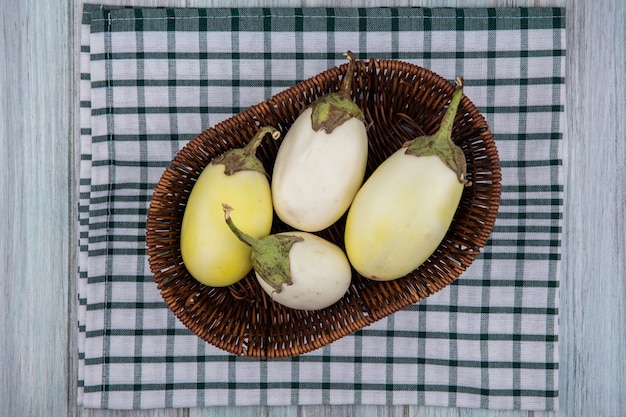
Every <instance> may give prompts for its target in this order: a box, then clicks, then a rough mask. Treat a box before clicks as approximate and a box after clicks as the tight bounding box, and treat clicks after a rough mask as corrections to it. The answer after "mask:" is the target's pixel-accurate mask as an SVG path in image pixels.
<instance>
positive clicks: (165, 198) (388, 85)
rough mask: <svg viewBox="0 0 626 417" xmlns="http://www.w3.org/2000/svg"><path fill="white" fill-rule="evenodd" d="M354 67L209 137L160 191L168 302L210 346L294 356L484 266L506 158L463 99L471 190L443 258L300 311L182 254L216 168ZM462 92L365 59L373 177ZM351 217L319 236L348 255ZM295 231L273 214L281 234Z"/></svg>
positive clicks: (324, 76)
mask: <svg viewBox="0 0 626 417" xmlns="http://www.w3.org/2000/svg"><path fill="white" fill-rule="evenodd" d="M346 70H347V64H344V65H342V66H340V67H335V68H332V69H329V70H327V71H324V72H322V73H320V74H318V75H316V76H314V77H312V78H310V79H308V80H306V81H303V82H302V83H299V84H298V85H296V86H294V87H292V88H289V89H288V90H285V91H283V92H281V93H279V94H277V95H275V96H274V97H272V98H270V99H268V100H266V101H264V102H262V103H259V104H257V105H254V106H252V107H250V108H249V109H247V110H245V111H243V112H242V113H239V114H237V115H236V116H233V117H232V118H230V119H228V120H225V121H223V122H221V123H219V124H217V125H215V126H214V127H211V128H209V129H207V130H206V131H204V132H202V133H201V134H200V135H198V136H197V137H196V138H194V139H193V140H192V141H190V142H189V143H188V144H187V145H186V146H185V147H184V148H183V149H182V150H181V151H180V152H179V153H178V154H177V155H176V156H175V158H174V159H173V160H172V163H171V165H170V166H169V167H168V168H167V169H166V170H165V172H164V173H163V175H162V177H161V179H160V181H159V182H158V184H157V186H156V187H155V189H154V194H153V197H152V201H151V203H150V207H149V211H148V219H147V228H146V241H147V247H148V256H149V264H150V268H151V271H152V273H153V274H154V280H155V282H156V284H157V287H158V289H159V290H160V292H161V295H162V297H163V299H164V300H165V302H166V304H167V305H168V307H169V308H170V309H171V310H172V311H173V313H174V314H175V315H176V317H178V319H179V320H180V321H181V322H182V323H183V324H184V325H185V326H186V327H187V328H188V329H190V330H191V331H192V332H193V333H195V334H196V335H197V336H198V337H200V338H201V339H203V340H205V341H206V342H208V343H210V344H212V345H214V346H216V347H218V348H220V349H223V350H225V351H228V352H230V353H233V354H235V355H243V356H248V357H255V358H279V357H289V356H295V355H299V354H302V353H306V352H310V351H312V350H315V349H318V348H321V347H323V346H325V345H327V344H329V343H331V342H333V341H335V340H338V339H340V338H342V337H344V336H346V335H348V334H351V333H353V332H355V331H357V330H359V329H361V328H363V327H365V326H367V325H369V324H371V323H373V322H375V321H377V320H380V319H382V318H384V317H386V316H388V315H390V314H393V313H395V312H397V311H399V310H401V309H404V308H406V307H408V306H410V305H412V304H414V303H416V302H418V301H419V300H421V299H424V298H426V297H428V296H429V295H431V294H434V293H436V292H437V291H440V290H441V289H442V288H444V287H446V286H447V285H449V284H450V283H451V282H453V281H454V280H455V279H456V278H458V277H459V275H461V273H463V271H464V270H465V269H466V268H467V267H468V266H469V265H470V264H471V263H472V262H473V261H474V259H475V257H476V256H477V255H478V254H479V251H480V249H481V248H482V247H484V246H485V244H486V242H487V239H488V237H489V235H490V233H491V230H492V229H493V225H494V223H495V219H496V214H497V211H498V207H499V199H500V192H501V184H500V181H501V171H500V165H499V158H498V151H497V148H496V145H495V142H494V139H493V136H492V134H491V132H490V131H489V128H488V126H487V123H486V121H485V119H484V117H483V116H482V115H481V114H480V113H479V112H478V110H477V109H476V107H475V106H474V105H473V104H472V102H471V101H470V100H469V99H468V98H467V97H465V96H464V97H463V99H462V100H461V104H460V106H459V110H458V112H457V116H456V119H455V123H454V128H453V132H452V138H453V141H454V142H455V143H456V144H457V145H459V146H460V147H461V148H462V149H463V151H464V153H465V156H466V159H467V163H468V165H467V179H468V180H469V181H471V183H472V184H471V186H469V187H466V188H465V190H464V192H463V196H462V199H461V203H460V205H459V208H458V210H457V212H456V214H455V218H454V220H453V223H452V225H451V227H450V229H449V231H448V233H447V235H446V236H445V238H444V240H443V242H442V243H441V244H440V246H439V248H438V249H437V250H436V252H435V253H434V254H433V255H432V256H431V257H430V258H429V259H428V260H427V261H426V262H425V263H424V264H423V265H422V266H420V267H419V268H418V269H417V270H415V271H413V272H412V273H410V274H408V275H407V276H405V277H403V278H400V279H397V280H395V281H389V282H376V281H371V280H368V279H366V278H363V277H361V276H360V275H359V274H358V273H356V272H355V271H353V276H352V283H351V286H350V288H349V290H348V292H347V293H346V294H345V296H344V297H343V298H342V299H341V300H339V301H338V302H337V303H336V304H334V305H332V306H330V307H328V308H326V309H323V310H317V311H299V310H292V309H289V308H286V307H283V306H281V305H280V304H278V303H275V302H272V300H271V298H270V297H269V296H268V295H267V294H266V293H265V292H264V291H263V290H262V289H261V287H260V285H259V284H258V283H257V281H256V278H255V276H254V272H251V273H249V274H248V275H247V276H246V277H245V278H244V279H243V280H241V281H240V282H238V283H236V284H233V285H231V286H229V287H225V288H212V287H208V286H205V285H203V284H201V283H199V282H198V281H196V280H195V279H194V278H193V277H192V276H191V275H190V274H189V273H188V272H187V270H186V268H185V265H184V264H183V261H182V257H181V254H180V248H179V239H180V230H181V224H182V218H183V214H184V210H185V205H186V202H187V199H188V197H189V194H190V193H191V190H192V188H193V185H194V183H195V181H196V179H197V178H198V176H199V175H200V173H201V172H202V170H203V169H204V167H205V166H206V165H208V163H209V162H210V161H211V160H212V159H213V158H214V157H216V156H218V155H220V154H222V153H224V152H225V151H227V150H228V149H231V148H235V147H242V146H244V145H245V144H246V143H248V142H249V141H250V140H251V139H252V138H253V137H254V135H255V133H256V132H257V131H258V129H259V128H260V127H262V126H274V127H275V128H277V129H278V130H280V131H281V133H282V135H281V136H282V137H284V135H285V134H286V132H287V130H288V129H289V127H290V126H291V125H292V123H293V122H294V121H295V119H296V118H297V116H298V115H299V114H300V111H301V110H302V108H303V106H306V105H308V104H310V103H311V102H313V101H314V100H315V99H317V98H318V97H320V96H322V95H324V94H327V93H329V92H333V91H337V90H338V89H339V86H340V83H341V79H342V76H343V74H344V73H345V71H346ZM453 92H454V86H453V85H452V84H451V83H450V82H449V81H447V80H445V79H444V78H442V77H440V76H439V75H437V74H435V73H433V72H431V71H429V70H427V69H425V68H422V67H420V66H417V65H413V64H409V63H405V62H401V61H396V60H374V59H372V60H370V61H368V62H365V61H357V62H356V72H355V74H354V79H353V88H352V96H353V100H354V101H355V102H356V103H357V104H358V105H359V106H360V107H361V109H362V110H363V112H364V114H365V117H366V123H367V124H368V139H369V155H368V167H367V172H366V177H367V176H369V175H370V174H371V173H372V172H373V170H374V169H375V168H376V167H377V166H378V165H379V164H380V163H381V162H382V161H384V160H385V159H386V158H387V157H388V156H390V155H391V154H392V153H393V152H395V151H396V150H397V149H398V148H399V147H400V146H401V145H402V144H403V143H404V142H405V141H407V140H410V139H413V138H415V137H417V136H420V135H424V134H432V133H434V132H435V131H436V130H437V128H438V127H439V123H440V121H441V119H442V117H443V114H444V113H445V109H446V107H447V105H448V103H449V101H450V99H451V97H452V94H453ZM279 146H280V140H278V141H264V142H263V144H262V145H261V146H260V147H259V149H258V150H257V156H258V157H259V159H260V160H261V161H262V162H263V164H264V165H265V167H266V169H267V171H268V173H269V174H270V176H271V173H272V167H273V161H274V159H275V156H276V153H277V152H278V148H279ZM344 225H345V215H344V216H343V217H342V218H341V219H340V220H339V221H338V222H337V223H335V224H334V225H333V226H331V227H329V228H328V229H325V230H323V231H321V232H319V233H317V234H318V235H319V236H321V237H323V238H325V239H327V240H329V241H331V242H334V243H336V244H338V245H339V246H340V247H341V248H344V244H343V230H344ZM288 230H292V229H291V228H289V227H288V226H286V225H285V224H284V223H282V222H281V221H280V219H278V218H277V217H276V216H274V223H273V226H272V233H277V232H282V231H288Z"/></svg>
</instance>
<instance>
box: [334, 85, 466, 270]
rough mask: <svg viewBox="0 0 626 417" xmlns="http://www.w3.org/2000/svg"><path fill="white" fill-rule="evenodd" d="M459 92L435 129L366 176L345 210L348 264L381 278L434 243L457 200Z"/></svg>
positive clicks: (461, 164) (410, 265) (419, 259)
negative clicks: (455, 134)
mask: <svg viewBox="0 0 626 417" xmlns="http://www.w3.org/2000/svg"><path fill="white" fill-rule="evenodd" d="M462 95H463V83H462V80H461V79H460V78H457V86H456V89H455V92H454V94H453V96H452V99H451V102H450V105H449V107H448V109H447V111H446V113H445V115H444V118H443V120H442V122H441V126H440V128H439V129H438V131H437V132H436V133H435V134H434V135H431V136H424V137H418V138H415V139H414V140H412V141H409V142H407V143H406V144H404V145H403V146H402V148H400V149H399V150H398V151H396V152H395V153H394V154H392V155H391V156H390V157H389V158H388V159H386V160H385V161H384V162H383V163H382V164H381V165H380V166H379V167H378V168H377V169H376V170H375V171H374V173H372V175H371V176H370V177H369V178H368V179H367V180H366V181H365V183H364V184H363V186H362V187H361V189H360V190H359V192H358V193H357V195H356V196H355V198H354V201H353V203H352V206H351V207H350V210H349V211H348V216H347V220H346V229H345V236H344V237H345V245H346V253H347V255H348V259H349V260H350V263H351V264H352V266H353V267H354V268H355V269H356V270H357V271H358V272H359V273H360V274H361V275H363V276H365V277H367V278H370V279H373V280H379V281H389V280H393V279H397V278H400V277H402V276H404V275H406V274H408V273H409V272H411V271H413V270H415V269H416V268H418V267H419V266H420V265H421V264H422V263H424V262H425V261H426V260H427V259H428V258H429V257H430V255H431V254H432V253H433V252H434V251H435V250H436V249H437V247H438V246H439V244H440V243H441V241H442V240H443V238H444V236H445V234H446V233H447V231H448V229H449V228H450V224H451V223H452V220H453V217H454V214H455V212H456V209H457V207H458V205H459V202H460V200H461V196H462V194H463V188H464V186H466V185H468V182H467V180H466V170H467V166H466V165H467V164H466V160H465V155H464V154H463V151H462V150H461V149H460V148H459V147H458V146H457V145H455V144H454V143H453V142H452V139H451V132H452V126H453V123H454V117H455V115H456V112H457V108H458V105H459V103H460V101H461V98H462Z"/></svg>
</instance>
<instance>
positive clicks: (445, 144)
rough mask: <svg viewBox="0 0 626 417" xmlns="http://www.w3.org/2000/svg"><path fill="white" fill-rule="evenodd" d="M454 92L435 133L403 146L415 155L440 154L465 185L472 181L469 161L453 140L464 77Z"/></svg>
mask: <svg viewBox="0 0 626 417" xmlns="http://www.w3.org/2000/svg"><path fill="white" fill-rule="evenodd" d="M455 81H456V86H455V89H454V94H453V95H452V99H451V100H450V105H449V106H448V109H447V110H446V113H445V114H444V116H443V119H442V121H441V125H440V127H439V129H438V130H437V132H436V133H435V134H433V135H427V136H420V137H417V138H415V139H413V140H411V141H408V142H407V143H405V144H404V145H403V146H404V147H406V151H405V153H406V154H407V155H413V156H432V155H434V156H438V157H439V158H440V159H441V161H442V162H443V163H444V164H445V165H446V166H447V167H448V168H450V169H451V170H452V171H454V172H455V173H456V176H457V179H458V180H459V182H460V183H461V184H463V185H465V186H469V185H470V184H471V183H470V182H469V181H468V180H467V161H466V159H465V154H464V153H463V150H462V149H461V148H460V147H459V146H457V145H456V144H455V143H454V142H453V141H452V126H453V125H454V118H455V116H456V113H457V110H458V107H459V103H460V102H461V98H462V97H463V79H462V78H461V77H457V78H456V80H455Z"/></svg>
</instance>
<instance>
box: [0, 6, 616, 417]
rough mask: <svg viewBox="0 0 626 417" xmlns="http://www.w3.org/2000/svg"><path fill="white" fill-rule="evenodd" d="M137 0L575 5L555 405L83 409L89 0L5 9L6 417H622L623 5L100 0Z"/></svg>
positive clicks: (1, 348)
mask: <svg viewBox="0 0 626 417" xmlns="http://www.w3.org/2000/svg"><path fill="white" fill-rule="evenodd" d="M102 2H104V3H107V4H115V5H135V6H165V5H168V6H188V7H252V6H298V7H300V6H302V7H311V6H336V7H355V6H411V7H417V6H423V7H457V6H463V7H510V6H512V7H532V6H561V7H562V6H565V7H566V8H567V44H568V46H567V51H568V52H567V69H566V83H567V85H566V90H567V102H566V113H567V122H566V130H567V134H566V140H565V143H564V145H565V154H564V175H565V217H564V234H563V262H562V270H561V277H562V279H561V308H560V329H561V334H560V356H561V369H560V376H559V377H560V411H559V412H558V413H531V412H513V411H486V410H468V409H448V408H432V407H373V406H372V407H367V406H316V407H313V406H312V407H304V406H303V407H240V408H235V407H213V408H206V409H175V410H144V411H123V412H122V411H103V410H85V409H80V408H78V407H77V406H76V369H77V367H76V363H77V355H76V344H75V337H76V329H75V325H76V311H75V308H74V307H73V305H74V302H75V297H76V293H75V288H74V286H73V284H74V280H75V271H76V250H77V249H76V234H75V233H76V228H75V225H74V219H75V218H76V211H75V210H76V204H77V197H76V176H77V172H76V166H75V164H76V155H77V151H76V146H77V143H78V133H77V132H78V130H77V126H78V120H77V119H76V117H75V115H76V114H77V111H78V106H79V104H78V90H77V88H78V79H79V78H78V77H79V74H78V65H77V62H78V61H77V56H78V50H79V49H78V47H77V45H78V42H79V39H77V36H78V35H77V34H79V33H80V32H79V31H78V27H79V24H78V22H79V20H80V13H81V11H82V5H83V3H84V1H83V0H69V1H68V2H40V1H36V0H26V1H21V2H11V1H5V2H1V4H0V56H2V57H3V59H2V63H0V87H2V91H3V94H2V95H1V96H0V166H1V167H2V168H1V169H2V174H3V175H2V178H1V179H0V196H1V197H0V199H1V200H0V203H1V204H0V231H1V232H2V234H3V236H2V237H3V238H2V239H0V274H1V275H0V291H1V294H2V295H3V297H4V298H3V302H2V305H1V306H0V405H1V407H2V408H1V410H0V415H7V416H65V415H81V416H88V417H101V416H115V417H213V416H243V417H247V416H250V417H256V416H259V417H296V416H298V417H305V416H306V417H312V416H320V417H322V416H333V417H334V416H338V417H342V416H343V417H347V416H353V415H354V416H357V415H358V416H365V417H368V416H379V417H399V416H406V417H443V416H446V417H451V416H455V417H456V416H458V417H520V416H554V415H558V416H568V417H569V416H592V415H593V416H619V415H623V410H622V408H623V404H625V403H626V386H625V383H624V375H626V349H625V348H624V347H625V346H626V334H625V331H624V329H625V328H626V318H625V317H626V314H625V312H626V305H625V298H626V286H625V285H626V284H625V279H624V277H625V276H626V266H625V262H624V259H625V257H626V243H625V236H626V221H625V218H626V217H625V216H626V213H625V212H624V211H625V210H624V206H626V194H625V193H626V179H625V178H626V150H625V144H626V132H625V127H624V120H626V114H625V109H624V103H625V102H626V97H625V88H624V81H625V80H624V74H625V68H624V39H625V37H624V4H623V1H621V0H599V1H594V2H582V1H579V2H575V1H573V0H570V1H565V0H534V1H533V0H527V1H524V0H517V1H516V0H475V1H471V2H470V1H444V0H422V1H419V0H402V1H401V0H382V1H373V0H372V1H368V0H364V1H358V0H339V1H331V0H249V1H244V0H240V1H228V0H177V1H167V0H145V1H141V0H137V1H133V0H106V1H102Z"/></svg>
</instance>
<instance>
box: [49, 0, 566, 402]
mask: <svg viewBox="0 0 626 417" xmlns="http://www.w3.org/2000/svg"><path fill="white" fill-rule="evenodd" d="M81 39H82V46H81V85H80V87H81V88H80V94H81V98H80V99H81V117H80V121H81V140H80V155H81V158H80V200H79V219H78V221H79V228H80V242H79V244H80V251H79V276H78V302H79V303H78V304H79V306H78V326H79V358H80V364H79V383H78V386H79V400H80V402H81V405H82V406H84V407H87V408H113V409H130V408H134V409H139V408H161V407H202V406H213V405H304V404H382V405H390V404H414V405H431V406H446V407H480V408H491V409H524V410H554V409H556V408H557V406H558V401H557V396H558V380H557V374H558V348H557V335H558V298H559V261H560V253H561V227H562V226H561V224H562V201H563V182H562V175H561V168H562V159H561V158H562V156H561V145H562V140H563V130H564V127H565V125H564V101H565V98H564V95H565V88H564V69H565V13H564V10H563V9H551V8H521V9H467V8H466V9H444V8H433V9H421V8H369V9H365V8H363V9H358V8H301V9H291V8H270V9H260V8H251V9H167V8H160V9H148V8H107V7H105V6H94V5H87V6H85V10H84V16H83V25H82V33H81ZM346 50H352V51H353V52H355V53H356V54H357V57H358V58H360V59H365V60H367V59H369V58H370V57H376V58H381V59H382V58H391V59H398V60H403V61H408V62H412V63H415V64H418V65H420V66H423V67H426V68H429V69H431V70H433V71H435V72H436V73H439V74H440V75H442V76H443V77H445V78H447V79H450V80H452V79H454V77H455V76H456V75H457V74H462V75H463V76H464V77H465V84H466V88H465V93H466V95H467V96H468V97H469V98H470V99H471V100H472V101H473V103H474V104H476V106H477V107H478V108H479V110H480V111H481V112H482V113H483V114H484V115H485V117H486V119H487V121H488V123H489V125H490V128H491V130H492V132H493V134H494V137H495V138H496V143H497V146H498V149H499V153H500V157H501V161H502V162H501V164H502V173H503V194H502V202H501V209H500V212H499V214H498V218H497V221H496V225H495V228H494V231H493V234H492V236H491V239H490V241H489V243H488V245H487V246H486V247H485V249H484V251H483V252H482V254H481V255H480V256H479V257H478V259H477V260H476V261H475V262H474V263H473V264H472V266H471V267H470V268H469V269H468V270H467V271H466V272H465V273H464V274H463V275H462V276H461V277H460V278H459V279H458V280H457V281H456V282H455V283H453V284H452V285H450V286H449V287H447V288H446V289H444V290H443V291H441V292H439V293H437V294H435V295H433V296H431V297H430V298H428V299H427V300H425V301H422V302H420V303H418V304H416V305H414V306H412V307H410V308H407V309H405V310H402V311H400V312H398V313H396V314H394V315H392V316H390V317H388V318H386V319H384V320H381V321H379V322H377V323H375V324H373V325H371V326H369V327H367V328H364V329H362V330H361V331H358V332H356V333H355V334H352V335H349V336H347V337H345V338H343V339H341V340H339V341H337V342H335V343H333V344H331V345H328V346H327V347H325V348H322V349H319V350H317V351H314V352H311V353H308V354H305V355H301V356H299V357H294V358H290V359H282V360H267V361H266V360H256V359H250V358H241V357H236V356H233V355H231V354H228V353H225V352H223V351H221V350H219V349H217V348H215V347H213V346H211V345H208V344H206V343H204V342H203V341H202V340H200V339H199V338H198V337H196V336H195V335H194V334H192V333H191V332H190V331H189V330H187V329H186V328H185V327H184V326H183V325H182V324H181V323H180V322H179V321H178V320H177V319H176V318H175V316H174V315H173V314H172V313H171V312H170V310H169V309H168V308H167V306H166V305H165V303H164V301H163V299H162V298H161V296H160V294H159V292H158V290H157V288H156V285H155V284H154V282H153V278H152V275H151V273H150V269H149V266H148V263H147V253H146V246H145V226H146V223H145V222H146V216H147V210H148V207H149V203H150V197H151V194H152V190H153V187H154V186H155V185H156V183H157V182H158V181H159V178H160V176H161V174H162V173H163V171H164V169H165V168H166V167H167V166H168V165H169V163H170V160H171V159H172V157H173V156H174V155H175V154H176V153H177V152H178V151H179V150H180V149H181V148H182V147H183V146H184V145H185V144H186V143H187V142H188V141H189V140H190V139H192V138H193V137H195V136H196V135H197V134H199V133H200V132H201V131H203V130H204V129H207V128H209V127H211V126H213V125H215V124H216V123H218V122H220V121H222V120H224V119H226V118H227V117H229V116H231V115H233V114H236V113H238V112H240V111H243V110H245V109H246V108H248V107H249V106H251V105H253V104H256V103H259V102H261V101H264V100H266V99H267V98H269V97H270V96H272V95H273V94H275V93H278V92H280V91H282V90H284V89H286V88H288V87H291V86H292V85H294V84H296V83H297V82H299V81H302V80H304V79H306V78H308V77H310V76H312V75H315V74H317V73H319V72H322V71H324V70H326V69H328V68H330V67H333V66H335V65H340V64H343V63H344V62H345V58H344V57H343V56H342V53H343V52H345V51H346ZM51 76H52V74H51Z"/></svg>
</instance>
